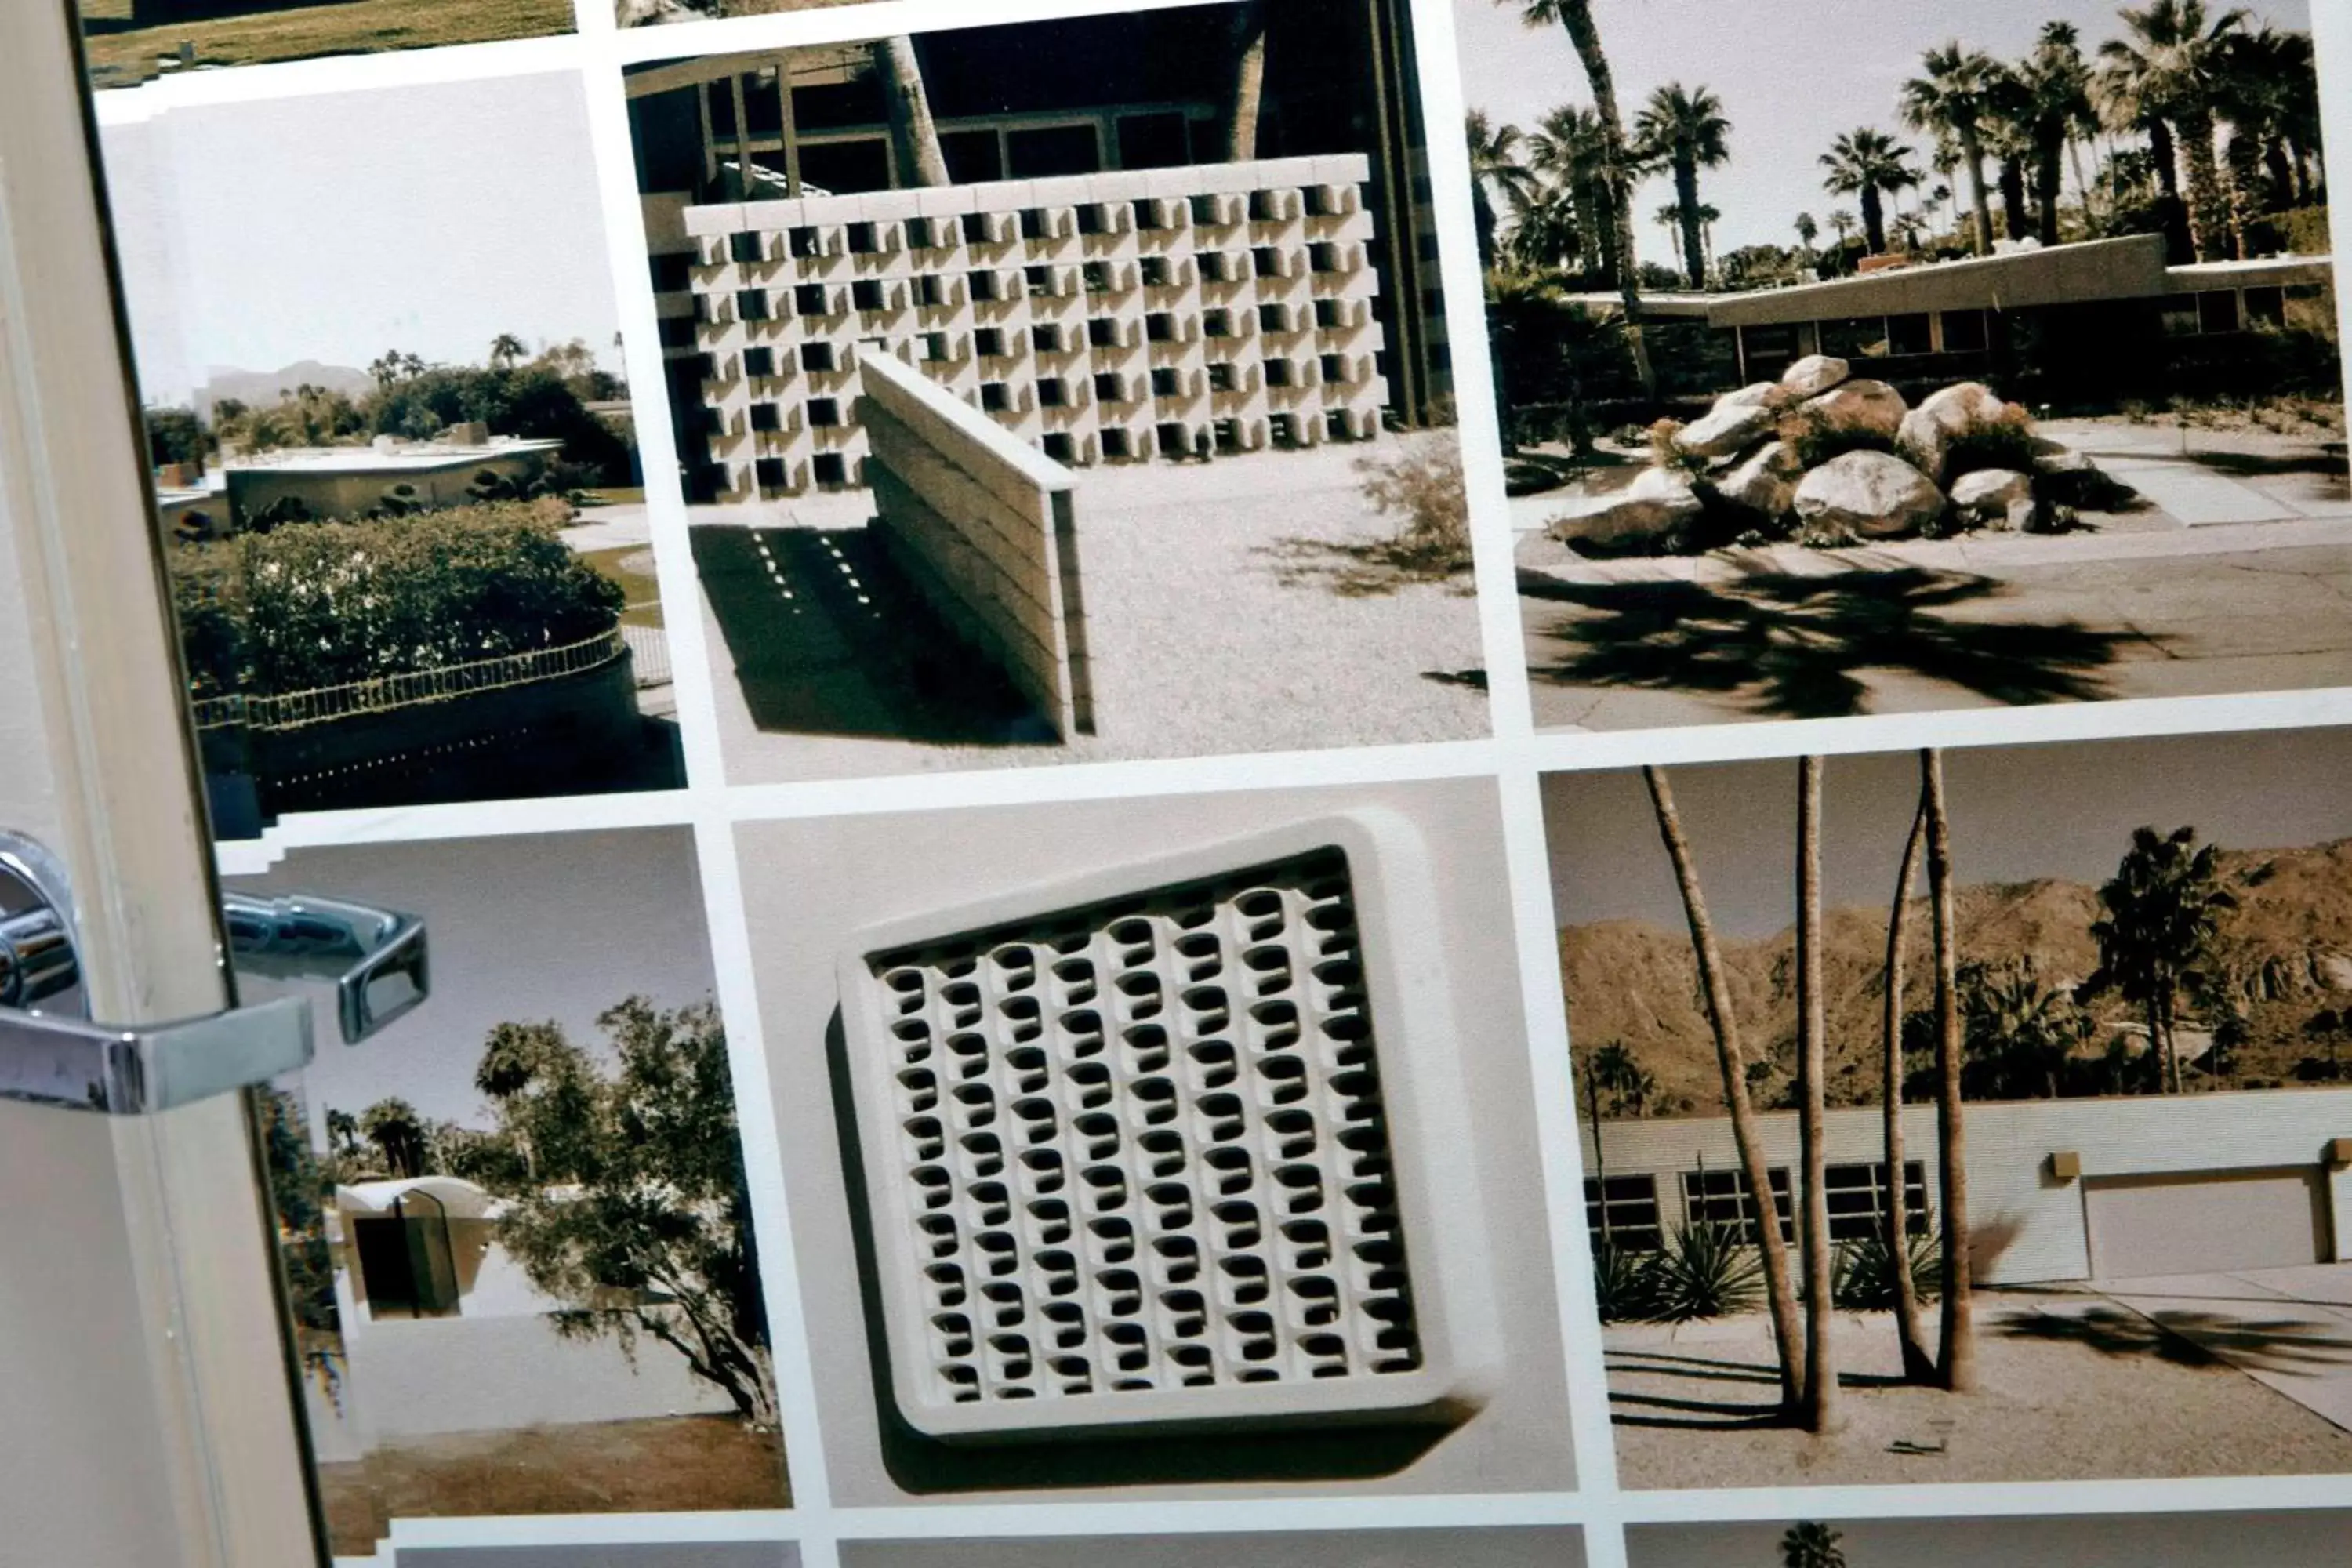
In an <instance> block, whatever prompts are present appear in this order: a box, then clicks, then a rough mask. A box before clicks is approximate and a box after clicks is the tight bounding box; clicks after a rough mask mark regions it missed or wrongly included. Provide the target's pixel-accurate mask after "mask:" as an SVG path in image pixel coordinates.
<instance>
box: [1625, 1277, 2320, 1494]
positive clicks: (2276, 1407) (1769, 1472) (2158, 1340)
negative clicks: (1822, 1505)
mask: <svg viewBox="0 0 2352 1568" xmlns="http://www.w3.org/2000/svg"><path fill="white" fill-rule="evenodd" d="M1977 1321H1978V1351H1977V1354H1978V1368H1979V1389H1978V1392H1977V1393H1975V1394H1970V1395H1967V1396H1965V1397H1960V1396H1954V1395H1951V1394H1942V1393H1938V1392H1937V1391H1935V1390H1932V1389H1921V1388H1911V1387H1906V1386H1902V1385H1901V1384H1900V1383H1899V1379H1898V1373H1899V1372H1900V1370H1901V1363H1900V1361H1899V1359H1898V1357H1897V1355H1896V1352H1895V1333H1894V1328H1893V1323H1892V1320H1891V1319H1890V1318H1888V1317H1887V1316H1886V1315H1885V1314H1868V1315H1863V1316H1842V1317H1841V1319H1840V1321H1839V1328H1838V1331H1837V1336H1836V1338H1837V1344H1838V1353H1839V1357H1840V1360H1841V1362H1842V1363H1843V1365H1842V1372H1843V1376H1842V1377H1841V1380H1840V1381H1841V1386H1842V1387H1843V1390H1844V1393H1845V1401H1844V1402H1845V1407H1846V1416H1847V1419H1846V1424H1845V1426H1844V1427H1843V1430H1842V1431H1839V1432H1837V1433H1835V1434H1834V1435H1831V1436H1812V1435H1811V1434H1808V1433H1804V1432H1800V1431H1795V1430H1792V1429H1790V1428H1787V1427H1782V1426H1771V1425H1759V1422H1761V1421H1764V1420H1767V1419H1769V1413H1770V1407H1771V1405H1772V1403H1773V1401H1774V1399H1775V1397H1776V1393H1777V1388H1778V1381H1777V1373H1775V1372H1774V1371H1773V1369H1772V1362H1771V1351H1770V1345H1769V1337H1768V1328H1767V1324H1766V1321H1765V1320H1764V1318H1763V1317H1762V1316H1761V1315H1760V1314H1757V1315H1752V1316H1748V1317H1744V1318H1738V1319H1733V1320H1729V1321H1722V1322H1716V1323H1704V1324H1689V1325H1684V1326H1682V1327H1680V1328H1675V1329H1668V1328H1665V1327H1663V1326H1658V1325H1648V1324H1642V1325H1624V1326H1619V1327H1612V1328H1610V1329H1608V1330H1607V1331H1605V1339H1606V1342H1607V1345H1608V1362H1609V1394H1610V1408H1611V1413H1612V1420H1613V1421H1614V1423H1615V1426H1616V1435H1617V1463H1618V1471H1619V1480H1620V1482H1621V1484H1622V1485H1623V1486H1625V1487H1627V1488H1630V1489H1643V1490H1648V1489H1667V1488H1685V1487H1764V1486H1834V1485H1848V1484H1856V1483H1866V1482H1883V1481H1902V1482H1922V1481H2003V1480H2086V1479H2125V1478H2141V1477H2161V1476H2200V1475H2221V1476H2228V1475H2338V1474H2343V1473H2345V1472H2347V1471H2352V1432H2346V1431H2344V1430H2343V1429H2341V1428H2339V1427H2337V1426H2333V1425H2331V1424H2330V1423H2328V1422H2326V1421H2325V1420H2323V1419H2321V1418H2320V1417H2319V1416H2317V1415H2313V1414H2312V1413H2311V1412H2310V1411H2308V1410H2305V1409H2304V1408H2303V1407H2302V1406H2301V1405H2297V1404H2295V1403H2294V1401H2293V1400H2290V1399H2288V1398H2286V1397H2284V1395H2282V1394H2277V1393H2274V1392H2273V1391H2272V1390H2271V1389H2268V1388H2265V1387H2263V1385H2262V1384H2259V1383H2257V1382H2255V1381H2254V1380H2253V1379H2252V1378H2251V1377H2249V1376H2247V1375H2246V1374H2245V1373H2242V1372H2240V1371H2238V1370H2236V1369H2235V1368H2233V1367H2231V1366H2227V1365H2224V1364H2223V1363H2220V1362H2218V1361H2215V1360H2213V1359H2212V1358H2210V1356H2208V1355H2207V1354H2206V1353H2205V1352H2202V1351H2200V1350H2199V1349H2198V1348H2196V1347H2195V1346H2193V1345H2191V1344H2189V1342H2187V1341H2185V1340H2182V1339H2179V1338H2178V1337H2176V1336H2174V1335H2172V1334H2169V1333H2167V1332H2165V1331H2162V1330H2160V1329H2158V1327H2156V1325H2154V1324H2153V1323H2151V1322H2150V1321H2148V1320H2147V1319H2146V1318H2145V1317H2142V1316H2141V1315H2140V1314H2138V1313H2137V1312H2135V1311H2132V1310H2129V1309H2127V1308H2125V1307H2122V1306H2119V1305H2117V1304H2116V1303H2115V1302H2113V1301H2110V1300H2106V1299H2105V1298H2104V1297H2101V1296H2099V1295H2097V1294H2096V1293H2095V1292H2091V1291H2088V1290H2084V1291H2064V1290H2058V1291H2048V1292H2042V1291H2031V1290H2014V1289H2011V1290H2000V1291H1987V1292H1980V1293H1979V1297H1978V1318H1977ZM1927 1332H1928V1334H1929V1335H1930V1337H1931V1338H1932V1336H1933V1334H1934V1332H1935V1327H1934V1321H1933V1317H1932V1312H1931V1315H1930V1318H1929V1321H1928V1322H1927Z"/></svg>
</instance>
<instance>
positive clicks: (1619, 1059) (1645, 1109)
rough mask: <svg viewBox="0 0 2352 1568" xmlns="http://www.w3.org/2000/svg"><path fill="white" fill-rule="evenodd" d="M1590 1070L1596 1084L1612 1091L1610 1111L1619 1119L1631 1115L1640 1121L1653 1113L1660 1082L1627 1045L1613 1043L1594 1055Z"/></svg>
mask: <svg viewBox="0 0 2352 1568" xmlns="http://www.w3.org/2000/svg"><path fill="white" fill-rule="evenodd" d="M1588 1070H1589V1071H1590V1072H1591V1076H1592V1079H1593V1081H1594V1082H1595V1083H1596V1084H1598V1085H1599V1086H1600V1087H1601V1088H1602V1089H1607V1090H1608V1091H1609V1094H1610V1099H1611V1100H1612V1107H1611V1109H1612V1110H1615V1111H1616V1112H1617V1113H1618V1114H1619V1115H1621V1116H1622V1115H1624V1114H1625V1113H1626V1112H1628V1111H1631V1112H1632V1113H1633V1115H1634V1116H1635V1117H1636V1118H1639V1117H1643V1116H1647V1115H1648V1114H1649V1113H1650V1097H1651V1096H1652V1095H1654V1094H1655V1093H1657V1091H1658V1080H1657V1079H1655V1078H1654V1077H1652V1076H1651V1074H1650V1072H1649V1069H1647V1068H1644V1067H1643V1066H1642V1063H1641V1058H1638V1057H1636V1056H1634V1054H1633V1050H1632V1049H1631V1048H1630V1047H1627V1045H1626V1044H1625V1042H1624V1041H1622V1040H1612V1041H1610V1042H1609V1043H1608V1044H1607V1045H1605V1046H1602V1047H1601V1048H1600V1049H1599V1050H1597V1051H1595V1052H1593V1053H1592V1062H1591V1067H1590V1068H1589V1069H1588Z"/></svg>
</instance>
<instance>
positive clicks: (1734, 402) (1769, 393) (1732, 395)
mask: <svg viewBox="0 0 2352 1568" xmlns="http://www.w3.org/2000/svg"><path fill="white" fill-rule="evenodd" d="M1796 401H1797V395H1796V394H1795V393H1794V392H1791V391H1790V390H1789V388H1787V387H1786V386H1783V385H1782V384H1780V383H1779V382H1777V381H1759V382H1758V383H1756V384H1754V385H1752V386H1743V387H1741V388H1740V389H1739V390H1738V391H1737V392H1727V393H1725V394H1724V395H1722V396H1721V397H1718V398H1717V399H1716V400H1715V406H1716V408H1717V411H1718V412H1719V411H1721V410H1723V409H1726V408H1769V409H1771V410H1772V411H1773V412H1774V413H1776V414H1777V413H1779V412H1780V410H1781V409H1783V408H1786V407H1788V406H1789V405H1790V404H1791V403H1794V402H1796Z"/></svg>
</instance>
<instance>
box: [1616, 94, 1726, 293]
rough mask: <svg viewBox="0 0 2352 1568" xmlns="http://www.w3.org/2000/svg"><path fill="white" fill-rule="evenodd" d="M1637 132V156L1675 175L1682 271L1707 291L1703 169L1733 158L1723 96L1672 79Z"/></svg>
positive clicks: (1653, 97)
mask: <svg viewBox="0 0 2352 1568" xmlns="http://www.w3.org/2000/svg"><path fill="white" fill-rule="evenodd" d="M1633 135H1634V139H1635V141H1634V146H1635V155H1636V156H1637V157H1639V158H1641V159H1643V161H1645V162H1655V163H1663V164H1664V165H1665V167H1666V169H1667V170H1668V171H1669V172H1670V173H1671V174H1673V175H1674V181H1675V214H1676V217H1677V220H1678V222H1679V225H1680V227H1681V229H1682V242H1683V275H1684V277H1685V279H1687V280H1688V281H1689V283H1690V286H1691V287H1692V288H1693V289H1704V288H1706V248H1705V247H1704V245H1703V243H1702V240H1701V236H1700V232H1699V231H1700V228H1701V226H1702V222H1703V220H1702V219H1701V218H1700V216H1699V212H1700V207H1701V204H1700V202H1699V199H1698V172H1699V171H1700V170H1701V169H1717V168H1721V167H1722V166H1723V164H1724V163H1726V162H1727V161H1728V160H1729V158H1730V157H1731V121H1730V120H1729V119H1727V117H1726V116H1725V114H1724V112H1723V100H1721V99H1719V98H1717V97H1716V95H1715V93H1714V92H1713V91H1712V90H1711V89H1707V88H1704V87H1697V88H1689V87H1685V86H1684V85H1683V84H1682V83H1680V82H1678V81H1670V82H1668V83H1666V85H1665V86H1664V87H1662V88H1659V89H1656V90H1655V91H1654V92H1652V93H1651V94H1650V100H1649V101H1648V102H1647V103H1644V104H1643V106H1642V111H1641V112H1640V113H1639V114H1637V115H1635V116H1634V117H1633Z"/></svg>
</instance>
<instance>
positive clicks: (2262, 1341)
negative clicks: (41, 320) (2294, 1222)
mask: <svg viewBox="0 0 2352 1568" xmlns="http://www.w3.org/2000/svg"><path fill="white" fill-rule="evenodd" d="M2097 1289H2099V1290H2101V1291H2102V1292H2103V1293H2105V1296H2106V1297H2107V1298H2108V1300H2112V1301H2114V1302H2116V1304H2117V1305H2118V1306H2122V1307H2126V1308H2128V1309H2130V1310H2132V1311H2135V1312H2137V1313H2138V1314H2140V1315H2141V1316H2142V1317H2144V1318H2146V1319H2147V1320H2148V1321H2150V1322H2152V1323H2155V1324H2158V1326H2159V1327H2162V1328H2164V1329H2166V1330H2167V1331H2170V1332H2172V1333H2175V1334H2178V1335H2179V1336H2180V1337H2181V1338H2182V1339H2185V1340H2187V1341H2189V1342H2190V1343H2191V1344H2193V1345H2195V1346H2197V1347H2198V1348H2199V1349H2200V1350H2202V1351H2204V1352H2206V1353H2208V1354H2210V1355H2211V1356H2213V1357H2214V1358H2215V1359H2216V1360H2219V1361H2221V1362H2224V1363H2228V1364H2229V1365H2231V1366H2234V1367H2236V1368H2237V1369H2238V1370H2239V1371H2240V1372H2242V1373H2245V1374H2246V1375H2247V1376H2249V1377H2251V1378H2252V1379H2253V1380H2254V1381H2255V1382H2257V1383H2259V1384H2263V1386H2264V1387H2266V1388H2270V1389H2274V1390H2276V1391H2277V1392H2278V1393H2280V1394H2284V1395H2286V1397H2288V1398H2289V1399H2292V1400H2294V1402H2295V1403H2296V1404H2297V1405H2302V1406H2303V1407H2304V1408H2305V1409H2306V1410H2308V1411H2310V1412H2312V1413H2313V1414H2314V1415H2318V1416H2320V1417H2321V1418H2323V1419H2325V1420H2327V1421H2330V1422H2333V1423H2334V1424H2335V1425H2336V1426H2340V1427H2342V1428H2344V1429H2345V1430H2346V1431H2352V1263H2318V1264H2308V1265H2305V1266H2303V1267H2300V1268H2252V1269H2242V1270H2239V1271H2237V1272H2234V1273H2227V1274H2178V1275H2169V1276H2165V1277H2161V1278H2153V1279H2111V1280H2103V1281H2101V1282H2100V1283H2099V1284H2098V1286H2097Z"/></svg>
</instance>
